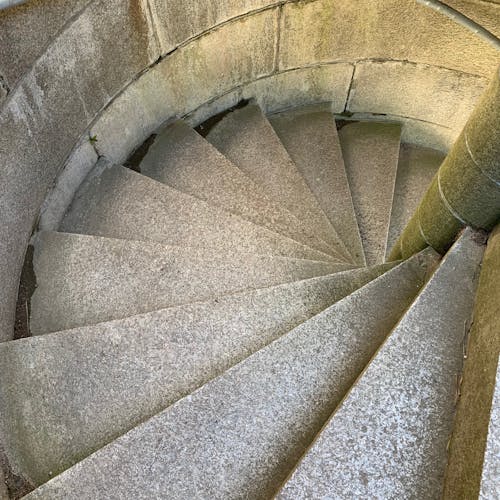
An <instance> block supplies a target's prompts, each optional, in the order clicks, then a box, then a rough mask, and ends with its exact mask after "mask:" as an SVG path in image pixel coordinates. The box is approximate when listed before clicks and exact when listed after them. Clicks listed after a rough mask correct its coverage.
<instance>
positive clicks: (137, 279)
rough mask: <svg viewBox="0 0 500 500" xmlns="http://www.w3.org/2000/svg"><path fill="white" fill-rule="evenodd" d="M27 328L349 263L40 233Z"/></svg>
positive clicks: (79, 321) (141, 308) (85, 320)
mask: <svg viewBox="0 0 500 500" xmlns="http://www.w3.org/2000/svg"><path fill="white" fill-rule="evenodd" d="M33 265H34V272H35V275H36V281H37V288H36V290H35V293H34V294H33V297H32V300H31V331H32V333H33V334H42V333H47V332H53V331H57V330H64V329H67V328H74V327H76V326H84V325H88V324H95V323H98V322H100V321H109V320H112V319H118V318H123V317H126V316H131V315H132V314H140V313H144V312H148V311H154V310H156V309H160V308H164V307H170V306H173V305H179V304H186V303H190V302H196V301H200V300H208V299H212V298H215V297H219V296H222V295H227V294H229V293H235V292H238V291H242V290H249V289H254V288H261V287H265V286H272V285H277V284H281V283H287V282H291V281H296V280H300V279H305V278H311V277H314V276H323V275H326V274H331V273H335V272H338V271H341V270H345V269H346V268H349V267H352V266H349V265H346V264H334V263H329V262H319V261H310V260H303V259H290V258H286V257H275V256H266V255H253V254H247V253H244V252H234V251H233V252H231V253H230V254H228V255H224V254H223V253H222V252H221V251H219V250H215V251H212V250H210V249H203V248H189V247H175V246H164V245H160V244H155V243H148V242H140V241H127V240H115V239H111V238H101V237H95V236H82V235H76V234H65V233H52V232H48V233H40V234H39V235H38V238H37V241H36V242H35V255H34V259H33Z"/></svg>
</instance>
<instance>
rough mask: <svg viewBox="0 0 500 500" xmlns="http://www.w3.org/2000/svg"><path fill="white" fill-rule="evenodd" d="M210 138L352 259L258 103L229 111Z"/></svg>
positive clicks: (338, 253) (268, 192) (233, 160)
mask: <svg viewBox="0 0 500 500" xmlns="http://www.w3.org/2000/svg"><path fill="white" fill-rule="evenodd" d="M207 139H208V140H209V141H210V142H211V143H212V144H213V145H214V146H215V147H216V148H217V149H218V150H219V151H220V152H221V153H223V154H224V155H225V156H226V157H227V158H229V159H230V160H231V161H232V162H233V163H234V164H235V165H236V166H237V167H238V168H239V169H240V170H242V171H243V172H244V173H245V174H246V175H248V176H249V177H250V178H251V179H252V180H253V181H254V182H255V183H256V184H258V185H259V186H260V187H261V189H263V190H265V192H266V193H267V194H268V195H269V196H270V197H271V198H272V199H273V200H275V201H276V202H277V203H280V204H281V205H283V206H284V207H286V208H287V209H288V210H290V211H291V212H292V213H293V214H295V215H296V216H297V217H298V218H300V219H302V220H303V221H304V222H305V223H307V224H308V225H309V226H310V227H311V228H312V229H313V230H314V231H315V232H316V234H317V235H318V237H320V238H321V239H322V240H324V241H325V242H327V243H328V244H329V245H330V247H331V248H332V250H333V251H335V252H336V254H337V255H340V256H343V257H345V258H346V259H351V258H352V257H351V256H350V254H349V252H348V250H347V249H346V248H345V245H344V243H343V242H342V240H341V239H340V238H339V236H338V235H337V233H336V232H335V229H334V228H333V226H332V224H331V222H330V221H329V220H328V218H327V216H326V214H325V212H324V211H323V210H322V209H321V206H320V205H319V203H318V200H317V199H316V198H315V196H314V195H313V193H312V192H311V190H310V189H309V186H308V185H307V183H306V182H305V180H304V178H303V177H302V175H301V174H300V171H299V170H298V169H297V166H296V165H295V164H294V163H293V161H292V160H291V158H290V156H289V155H288V153H287V151H286V149H285V148H284V147H283V144H282V143H281V142H280V140H279V138H278V136H277V135H276V132H275V131H274V129H273V128H272V126H271V124H270V123H269V121H268V120H267V119H266V117H265V116H264V115H263V113H262V110H261V109H260V108H259V107H258V106H256V105H252V104H249V105H247V106H245V107H244V108H242V109H237V110H236V111H233V112H232V113H229V114H228V115H226V116H225V117H224V118H223V119H222V120H221V121H220V122H219V123H217V124H216V125H215V126H214V127H213V128H212V129H211V130H210V133H209V134H208V135H207Z"/></svg>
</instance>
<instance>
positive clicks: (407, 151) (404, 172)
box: [386, 144, 444, 257]
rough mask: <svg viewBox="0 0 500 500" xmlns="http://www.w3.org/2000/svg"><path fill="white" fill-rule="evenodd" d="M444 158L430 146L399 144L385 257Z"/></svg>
mask: <svg viewBox="0 0 500 500" xmlns="http://www.w3.org/2000/svg"><path fill="white" fill-rule="evenodd" d="M443 159H444V155H443V154H442V153H440V152H438V151H435V150H433V149H423V148H419V147H415V146H413V145H411V144H402V145H401V148H400V152H399V163H398V173H397V175H396V186H395V189H394V197H393V202H392V211H391V223H390V226H389V236H388V238H387V254H386V256H387V257H388V256H389V253H390V251H391V250H392V248H393V247H394V245H395V243H396V241H397V240H398V238H399V236H400V234H401V233H402V232H403V229H404V228H405V226H406V225H407V224H408V222H409V221H410V219H411V217H412V215H413V214H414V213H415V210H416V209H417V207H418V205H419V203H420V201H421V199H422V197H423V196H424V194H425V192H426V191H427V189H428V187H429V185H430V183H431V181H432V179H433V177H434V175H435V174H436V172H437V170H438V168H439V166H440V165H441V162H442V161H443Z"/></svg>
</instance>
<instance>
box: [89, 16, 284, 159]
mask: <svg viewBox="0 0 500 500" xmlns="http://www.w3.org/2000/svg"><path fill="white" fill-rule="evenodd" d="M276 19H277V13H276V12H275V11H265V12H262V13H258V14H255V15H253V16H251V17H249V18H244V19H238V20H235V21H234V22H231V23H229V24H226V25H223V26H221V27H219V28H217V29H216V30H214V31H212V32H210V33H208V34H207V35H205V36H202V37H200V38H199V39H196V40H194V41H193V42H191V43H189V44H188V45H186V46H185V47H181V48H179V49H178V50H176V51H175V52H173V53H172V54H170V55H168V56H167V57H165V59H163V60H162V61H160V63H159V64H157V65H156V66H154V67H153V68H151V70H150V71H148V72H147V73H145V74H144V75H143V76H142V77H141V78H139V79H138V80H137V81H136V82H134V83H132V85H131V86H130V88H128V89H126V91H125V92H124V93H123V94H122V95H121V96H119V97H118V98H117V99H116V100H115V101H114V102H113V103H112V105H111V106H109V108H108V109H107V110H106V111H105V112H104V113H103V115H102V118H100V119H99V120H98V121H97V123H96V124H95V125H94V126H93V128H92V131H91V134H92V135H95V136H97V138H98V143H97V144H96V146H97V149H98V150H99V152H100V153H101V154H103V155H106V156H107V157H109V158H111V159H112V160H114V161H116V162H117V163H123V161H124V160H125V159H126V158H127V156H128V155H129V154H130V153H131V152H132V151H133V150H134V149H135V148H136V147H137V146H139V145H140V144H142V142H143V141H144V140H145V139H146V138H147V137H148V136H149V135H150V134H151V133H152V132H153V131H154V130H155V129H156V128H157V127H159V126H160V125H161V124H162V122H163V121H165V120H167V119H172V118H173V117H177V118H179V117H181V116H183V115H185V114H187V113H189V112H191V111H193V110H194V109H196V108H197V107H199V106H201V105H202V104H204V103H205V102H207V101H210V100H212V99H214V98H216V97H218V96H220V95H223V94H225V93H226V92H228V91H230V90H232V89H233V88H235V87H237V86H239V85H241V84H243V83H247V82H250V81H253V80H255V79H258V78H261V77H263V76H265V75H268V74H269V73H271V72H272V71H273V69H274V59H275V48H276V22H277V20H276ZM256 33H258V34H259V36H256ZM131 116H133V117H134V119H133V120H131V119H130V117H131Z"/></svg>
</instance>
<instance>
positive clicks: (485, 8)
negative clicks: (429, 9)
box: [443, 0, 500, 38]
mask: <svg viewBox="0 0 500 500" xmlns="http://www.w3.org/2000/svg"><path fill="white" fill-rule="evenodd" d="M443 3H445V4H447V5H449V6H450V7H452V8H454V9H455V10H458V11H459V12H461V13H462V14H464V15H465V16H467V17H468V18H469V19H472V20H473V21H474V22H476V23H477V24H479V25H480V26H482V27H483V28H486V29H487V30H488V31H489V32H490V33H493V34H494V35H496V36H497V38H500V24H499V23H498V20H499V19H500V3H499V2H498V0H443Z"/></svg>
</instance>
